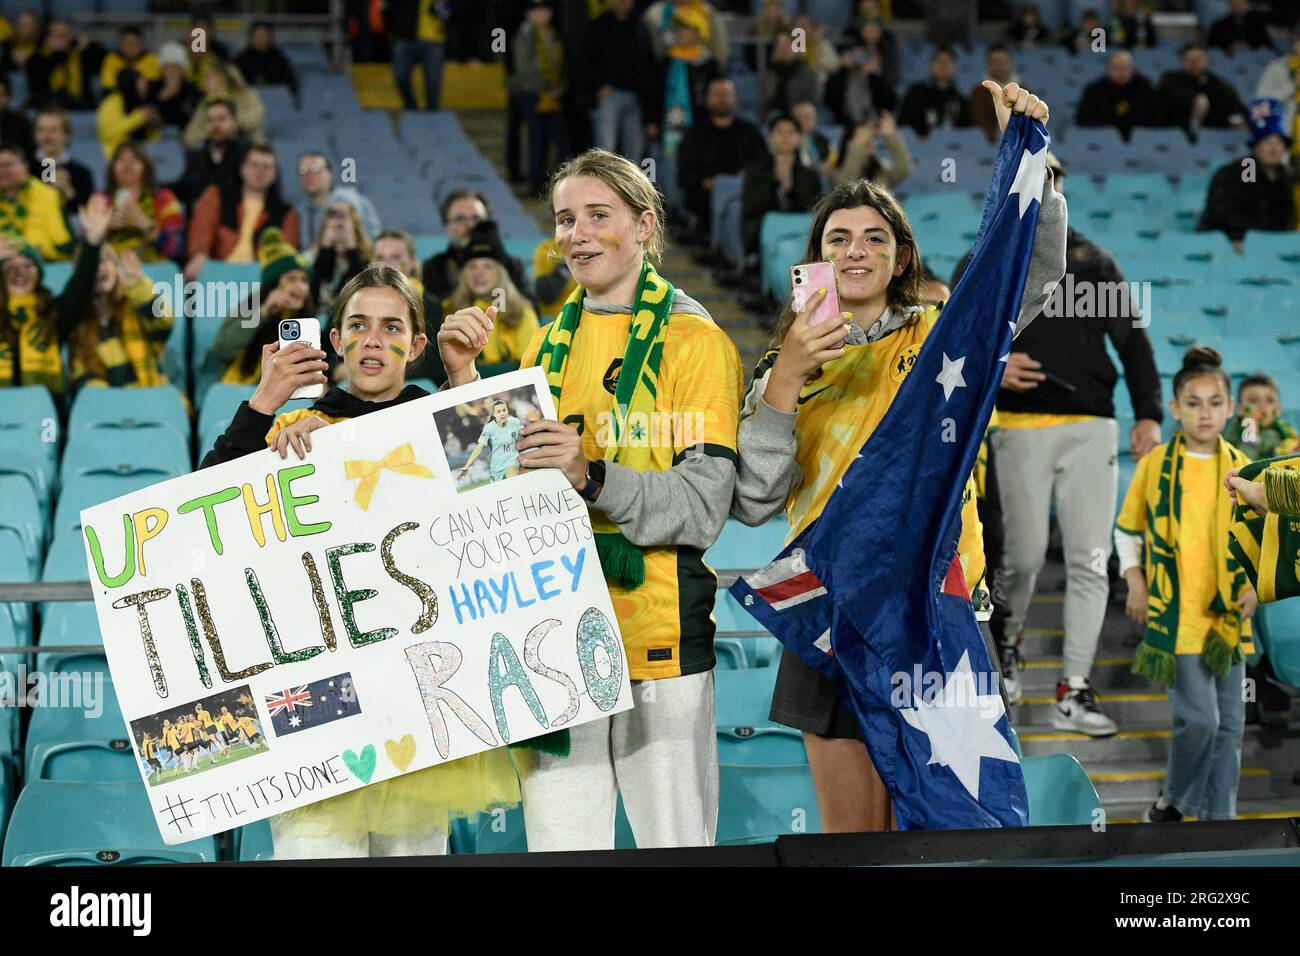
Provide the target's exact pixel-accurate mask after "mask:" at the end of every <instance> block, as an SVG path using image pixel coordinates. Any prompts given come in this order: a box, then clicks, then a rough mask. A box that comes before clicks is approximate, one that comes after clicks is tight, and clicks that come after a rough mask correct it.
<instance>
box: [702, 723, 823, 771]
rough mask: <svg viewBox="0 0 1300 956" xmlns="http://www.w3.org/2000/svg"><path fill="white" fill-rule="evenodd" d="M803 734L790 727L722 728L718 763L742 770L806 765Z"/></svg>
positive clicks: (720, 729)
mask: <svg viewBox="0 0 1300 956" xmlns="http://www.w3.org/2000/svg"><path fill="white" fill-rule="evenodd" d="M807 762H808V752H807V750H805V749H804V744H803V733H802V732H801V731H798V730H795V729H794V728H792V727H773V726H769V727H722V728H719V729H718V763H720V764H731V765H733V766H746V767H774V766H788V765H791V764H800V763H804V764H806V763H807Z"/></svg>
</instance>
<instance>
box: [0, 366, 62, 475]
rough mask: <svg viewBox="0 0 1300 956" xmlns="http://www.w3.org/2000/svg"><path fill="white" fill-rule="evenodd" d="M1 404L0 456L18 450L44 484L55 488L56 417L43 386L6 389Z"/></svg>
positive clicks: (57, 423)
mask: <svg viewBox="0 0 1300 956" xmlns="http://www.w3.org/2000/svg"><path fill="white" fill-rule="evenodd" d="M4 399H5V400H4V401H3V402H0V455H3V454H5V453H7V452H8V450H9V449H19V450H20V451H22V452H24V453H25V454H27V455H29V456H31V457H32V458H34V459H36V460H37V461H38V462H39V463H40V464H41V468H42V471H43V473H44V475H45V481H46V484H47V485H48V486H50V487H52V486H53V484H54V477H55V474H56V471H57V458H58V448H59V446H58V441H59V437H60V428H59V413H58V411H57V410H56V409H55V407H54V399H53V398H52V397H51V395H50V393H49V392H48V391H47V390H46V389H45V387H44V386H43V385H22V386H17V387H14V388H6V389H5V394H4Z"/></svg>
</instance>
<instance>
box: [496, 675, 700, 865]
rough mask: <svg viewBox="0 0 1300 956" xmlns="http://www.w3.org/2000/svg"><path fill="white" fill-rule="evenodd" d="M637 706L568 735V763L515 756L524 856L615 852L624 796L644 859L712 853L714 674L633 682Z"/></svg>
mask: <svg viewBox="0 0 1300 956" xmlns="http://www.w3.org/2000/svg"><path fill="white" fill-rule="evenodd" d="M632 700H633V702H634V703H635V705H636V706H634V707H633V708H632V709H631V710H625V711H623V712H621V713H618V714H614V715H613V716H612V717H608V718H606V719H604V720H593V721H591V722H590V723H586V724H582V725H581V726H579V727H574V728H572V729H571V730H570V735H571V738H572V749H571V751H570V753H569V756H567V757H552V756H550V755H548V754H541V753H538V752H537V751H535V750H526V749H520V750H512V751H511V752H510V755H511V757H512V758H513V759H514V761H515V766H516V767H517V768H518V770H519V781H520V789H521V791H522V793H523V798H524V826H525V828H526V829H527V832H528V852H529V853H535V852H538V851H542V852H545V851H551V850H612V849H613V848H614V814H615V810H616V809H617V805H618V795H619V794H620V793H622V795H623V808H624V810H626V811H627V819H628V822H629V823H631V824H632V835H633V836H634V837H635V838H636V845H637V847H638V849H646V848H649V847H673V846H712V845H713V838H714V834H715V833H716V832H717V825H718V738H717V726H716V723H715V720H714V711H713V672H712V671H706V672H705V673H703V674H690V675H688V676H686V677H669V678H664V679H662V680H654V681H633V683H632Z"/></svg>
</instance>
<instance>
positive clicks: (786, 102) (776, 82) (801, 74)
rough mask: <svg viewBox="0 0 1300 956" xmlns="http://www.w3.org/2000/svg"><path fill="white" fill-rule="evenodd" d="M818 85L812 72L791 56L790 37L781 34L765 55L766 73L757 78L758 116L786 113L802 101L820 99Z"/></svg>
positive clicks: (803, 61)
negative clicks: (766, 56)
mask: <svg viewBox="0 0 1300 956" xmlns="http://www.w3.org/2000/svg"><path fill="white" fill-rule="evenodd" d="M820 86H821V82H820V81H819V80H818V78H817V71H816V70H814V69H813V68H812V67H811V66H809V65H808V64H807V62H806V61H805V60H804V59H803V57H801V56H800V55H799V54H797V53H795V52H794V44H793V41H792V40H791V39H790V34H788V33H782V34H781V35H780V36H778V37H777V38H776V39H775V40H774V41H772V47H771V49H770V50H769V51H768V58H767V69H766V70H765V71H764V72H763V74H762V76H761V77H760V78H759V87H758V103H759V110H760V111H761V113H760V115H761V116H767V115H768V114H769V113H772V112H773V111H775V112H779V113H787V114H788V113H789V112H790V110H791V109H793V107H794V104H795V103H798V102H800V101H802V100H814V101H815V100H818V99H820V98H821V90H820Z"/></svg>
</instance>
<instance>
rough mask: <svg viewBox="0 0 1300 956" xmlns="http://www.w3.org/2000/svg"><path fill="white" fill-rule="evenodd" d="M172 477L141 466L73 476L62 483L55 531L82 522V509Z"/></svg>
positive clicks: (160, 470) (56, 511)
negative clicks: (130, 470)
mask: <svg viewBox="0 0 1300 956" xmlns="http://www.w3.org/2000/svg"><path fill="white" fill-rule="evenodd" d="M170 477H172V476H171V475H170V474H168V473H167V472H166V471H163V470H162V469H159V468H150V467H147V466H146V467H142V468H137V469H136V470H134V471H132V472H130V473H125V474H124V473H122V472H120V471H92V472H87V473H85V474H81V475H73V476H71V477H70V478H69V479H68V481H66V482H65V483H64V485H63V491H62V492H61V493H60V494H59V503H58V504H57V505H56V506H55V508H54V530H55V533H56V534H57V533H58V532H60V531H67V530H69V529H71V528H76V527H78V526H80V524H81V511H82V509H83V508H89V507H91V506H93V505H98V504H103V503H104V502H105V501H112V500H113V499H114V498H120V497H121V496H122V495H126V494H130V493H131V492H133V491H139V490H140V489H141V488H148V487H149V486H150V485H156V484H157V483H158V482H160V481H166V480H167V479H168V478H170Z"/></svg>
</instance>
